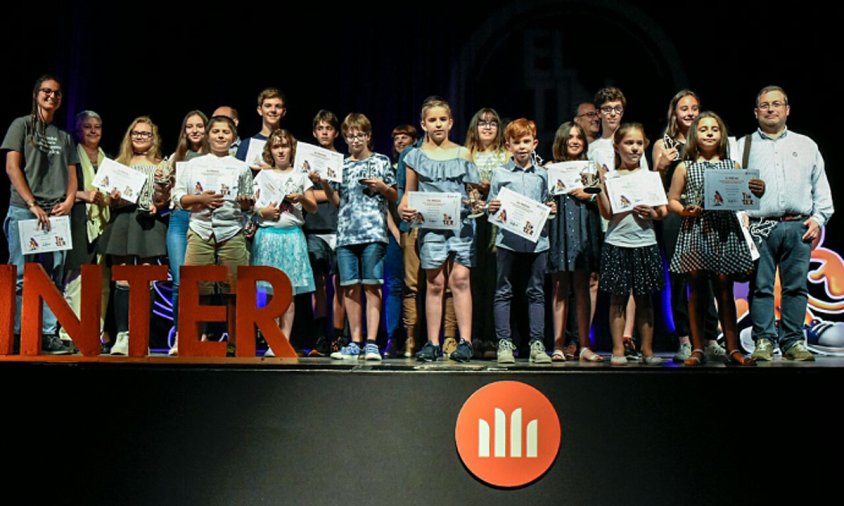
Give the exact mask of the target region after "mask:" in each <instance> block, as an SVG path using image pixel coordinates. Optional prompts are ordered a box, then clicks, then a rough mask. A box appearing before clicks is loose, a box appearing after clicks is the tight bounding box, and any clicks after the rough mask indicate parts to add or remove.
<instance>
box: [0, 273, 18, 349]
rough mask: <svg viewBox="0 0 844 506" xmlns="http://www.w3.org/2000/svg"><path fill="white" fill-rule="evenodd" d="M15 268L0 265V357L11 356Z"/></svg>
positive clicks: (13, 330) (13, 325)
mask: <svg viewBox="0 0 844 506" xmlns="http://www.w3.org/2000/svg"><path fill="white" fill-rule="evenodd" d="M16 282H17V267H16V266H14V265H0V355H11V354H12V351H13V350H12V348H13V346H14V343H13V341H12V340H13V339H14V332H15V304H17V300H16V298H15V283H16Z"/></svg>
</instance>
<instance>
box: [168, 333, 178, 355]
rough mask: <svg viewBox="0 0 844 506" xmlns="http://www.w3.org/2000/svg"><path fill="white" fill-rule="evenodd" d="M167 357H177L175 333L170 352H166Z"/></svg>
mask: <svg viewBox="0 0 844 506" xmlns="http://www.w3.org/2000/svg"><path fill="white" fill-rule="evenodd" d="M167 355H169V356H171V357H178V356H179V333H178V332H176V337H175V338H173V347H172V348H170V351H168V352H167Z"/></svg>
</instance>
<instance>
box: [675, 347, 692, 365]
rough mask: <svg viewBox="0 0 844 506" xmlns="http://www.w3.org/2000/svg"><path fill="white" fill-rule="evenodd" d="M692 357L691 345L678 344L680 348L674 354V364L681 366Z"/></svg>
mask: <svg viewBox="0 0 844 506" xmlns="http://www.w3.org/2000/svg"><path fill="white" fill-rule="evenodd" d="M691 356H692V343H680V348H679V349H678V350H677V353H675V354H674V358H673V360H674V362H676V363H678V364H682V363H683V362H685V361H686V359H687V358H689V357H691Z"/></svg>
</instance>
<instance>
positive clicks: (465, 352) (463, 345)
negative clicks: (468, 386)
mask: <svg viewBox="0 0 844 506" xmlns="http://www.w3.org/2000/svg"><path fill="white" fill-rule="evenodd" d="M443 353H445V346H443ZM474 354H475V349H474V348H473V347H472V343H470V342H469V341H467V340H465V339H461V340H460V342H459V343H457V346H456V347H455V350H454V351H452V352H451V353H450V354H449V355H448V358H450V359H451V360H454V361H455V362H468V361H469V360H471V359H472V355H474Z"/></svg>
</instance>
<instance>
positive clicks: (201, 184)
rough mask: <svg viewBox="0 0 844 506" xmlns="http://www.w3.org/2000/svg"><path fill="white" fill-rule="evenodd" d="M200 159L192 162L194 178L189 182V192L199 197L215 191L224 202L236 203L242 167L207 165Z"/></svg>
mask: <svg viewBox="0 0 844 506" xmlns="http://www.w3.org/2000/svg"><path fill="white" fill-rule="evenodd" d="M199 160H200V159H198V158H197V159H195V160H194V161H192V162H191V164H192V165H193V170H192V171H191V174H190V175H191V176H192V178H191V179H190V180H189V181H188V192H189V193H192V194H194V195H199V194H201V193H205V192H207V191H213V192H214V193H219V194H221V195H222V196H223V200H229V201H234V200H235V197H237V190H238V187H237V186H238V178H239V176H240V170H241V169H240V167H237V166H234V165H232V166H230V167H220V166H219V165H205V164H204V163H203V162H202V161H199ZM238 163H240V162H238Z"/></svg>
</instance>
